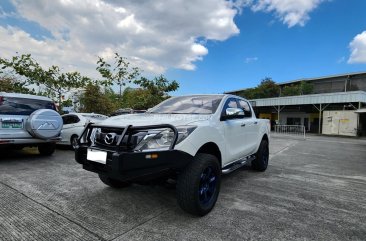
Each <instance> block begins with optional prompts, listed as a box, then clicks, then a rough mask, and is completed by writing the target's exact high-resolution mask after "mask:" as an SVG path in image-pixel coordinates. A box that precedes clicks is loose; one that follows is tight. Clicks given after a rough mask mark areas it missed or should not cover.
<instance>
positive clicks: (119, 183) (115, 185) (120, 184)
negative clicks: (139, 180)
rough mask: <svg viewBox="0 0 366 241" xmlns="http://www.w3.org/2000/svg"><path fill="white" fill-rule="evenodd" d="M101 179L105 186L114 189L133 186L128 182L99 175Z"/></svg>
mask: <svg viewBox="0 0 366 241" xmlns="http://www.w3.org/2000/svg"><path fill="white" fill-rule="evenodd" d="M99 178H100V180H101V181H102V182H103V183H104V184H105V185H108V186H110V187H113V188H123V187H128V186H129V185H131V184H130V183H128V182H122V181H119V180H116V179H113V178H110V177H108V176H106V175H103V174H99Z"/></svg>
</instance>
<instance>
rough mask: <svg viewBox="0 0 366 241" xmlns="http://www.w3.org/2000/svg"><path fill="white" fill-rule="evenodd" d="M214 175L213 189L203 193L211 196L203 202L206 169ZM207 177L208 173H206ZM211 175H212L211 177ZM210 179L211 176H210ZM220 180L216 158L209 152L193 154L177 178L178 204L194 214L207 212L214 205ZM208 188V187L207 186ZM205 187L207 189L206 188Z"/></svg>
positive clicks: (200, 214) (198, 214) (219, 170)
mask: <svg viewBox="0 0 366 241" xmlns="http://www.w3.org/2000/svg"><path fill="white" fill-rule="evenodd" d="M210 169H211V172H212V173H213V174H212V175H213V176H214V177H215V181H214V183H209V184H208V186H210V184H212V185H211V186H215V188H214V191H212V190H211V192H210V193H212V194H209V193H208V192H207V193H205V195H206V197H207V196H208V195H210V196H211V198H210V199H209V200H208V201H207V200H206V201H207V203H204V202H203V201H202V200H201V198H202V195H203V194H202V192H201V191H202V190H203V189H202V183H204V182H205V181H204V180H203V177H205V176H204V175H206V174H205V173H206V170H210ZM206 176H208V177H209V175H206ZM213 176H212V177H213ZM211 179H212V178H211ZM220 182H221V168H220V165H219V161H218V160H217V158H216V157H215V156H213V155H210V154H204V153H199V154H197V155H196V156H195V158H194V160H193V161H192V162H191V163H190V164H189V165H188V166H187V167H186V168H185V169H184V170H183V172H182V173H180V174H179V176H178V180H177V189H176V192H177V193H176V195H177V200H178V204H179V206H180V207H181V208H182V209H183V210H184V211H186V212H188V213H190V214H193V215H196V216H204V215H206V214H207V213H209V212H210V211H211V210H212V208H213V207H214V206H215V203H216V201H217V198H218V195H219V192H220ZM208 189H209V188H208ZM208 189H207V190H208Z"/></svg>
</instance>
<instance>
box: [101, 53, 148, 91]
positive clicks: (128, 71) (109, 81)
mask: <svg viewBox="0 0 366 241" xmlns="http://www.w3.org/2000/svg"><path fill="white" fill-rule="evenodd" d="M97 65H98V66H97V68H96V69H97V71H98V72H99V73H100V75H101V76H102V77H103V78H104V79H103V80H102V81H100V83H101V84H102V85H104V86H111V85H113V84H116V85H118V86H119V95H120V96H121V95H122V86H124V85H126V84H127V83H131V82H132V81H133V80H135V79H136V78H137V77H138V76H139V75H140V72H141V71H140V69H139V68H137V67H131V66H130V63H129V62H128V61H127V58H125V57H122V56H120V55H119V54H118V53H115V55H114V63H113V66H112V65H111V64H109V63H107V62H106V61H105V60H104V59H103V58H102V57H98V61H97Z"/></svg>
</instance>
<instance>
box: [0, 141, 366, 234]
mask: <svg viewBox="0 0 366 241" xmlns="http://www.w3.org/2000/svg"><path fill="white" fill-rule="evenodd" d="M35 153H36V152H35V151H33V150H29V149H28V150H24V151H14V152H9V151H4V150H1V157H0V158H1V159H0V240H366V202H365V200H366V188H365V187H366V140H357V139H350V138H335V137H316V136H314V137H311V138H309V139H307V140H305V141H304V140H296V139H290V138H286V139H285V138H273V139H272V140H271V161H270V165H269V168H268V170H267V171H266V172H265V173H257V172H253V171H251V170H250V169H249V168H243V169H241V170H238V171H236V172H234V173H232V174H230V175H227V176H225V177H224V178H223V182H222V188H221V193H220V196H219V200H218V202H217V204H216V207H215V209H214V210H213V211H212V212H211V213H210V214H208V215H207V216H205V217H203V218H197V217H192V216H190V215H188V214H186V213H184V212H183V211H181V210H180V209H179V207H178V205H177V204H176V199H175V190H174V188H167V187H162V186H139V185H133V186H131V187H128V188H126V189H122V190H113V189H111V188H109V187H107V186H105V185H103V184H102V183H101V182H100V181H99V179H98V177H97V175H96V174H93V173H90V172H87V171H84V170H82V169H81V166H79V165H78V164H77V163H76V162H75V161H74V160H73V152H72V151H70V150H64V149H60V150H57V152H56V153H55V154H54V155H53V156H52V157H51V158H44V157H39V156H38V155H36V154H35Z"/></svg>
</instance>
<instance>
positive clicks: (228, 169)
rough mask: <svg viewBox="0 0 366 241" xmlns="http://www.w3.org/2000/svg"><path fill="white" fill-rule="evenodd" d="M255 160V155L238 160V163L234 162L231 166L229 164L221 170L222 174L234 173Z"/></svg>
mask: <svg viewBox="0 0 366 241" xmlns="http://www.w3.org/2000/svg"><path fill="white" fill-rule="evenodd" d="M254 159H255V155H251V156H247V157H244V158H242V159H239V160H237V161H236V162H234V163H231V164H229V165H227V166H225V167H224V168H223V169H222V170H221V172H222V174H228V173H230V172H233V171H235V170H236V169H238V168H240V167H242V166H244V165H245V164H247V163H249V162H251V161H253V160H254Z"/></svg>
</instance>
